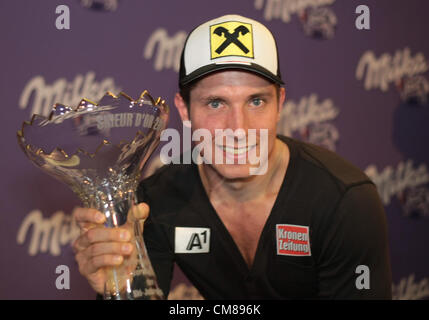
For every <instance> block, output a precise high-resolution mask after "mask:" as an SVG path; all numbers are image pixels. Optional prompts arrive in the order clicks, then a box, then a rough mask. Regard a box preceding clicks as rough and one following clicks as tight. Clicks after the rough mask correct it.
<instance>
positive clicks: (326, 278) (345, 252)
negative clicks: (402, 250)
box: [316, 183, 392, 299]
mask: <svg viewBox="0 0 429 320" xmlns="http://www.w3.org/2000/svg"><path fill="white" fill-rule="evenodd" d="M317 241H318V242H319V243H321V246H320V252H319V255H318V257H317V261H316V264H317V269H318V277H319V297H320V298H322V299H391V298H392V288H391V286H392V280H391V267H390V258H389V249H388V234H387V222H386V215H385V211H384V207H383V204H382V203H381V200H380V198H379V196H378V193H377V190H376V188H375V186H374V185H373V184H371V183H364V184H360V185H356V186H353V187H350V188H349V189H348V190H347V191H346V192H345V193H344V195H343V196H342V198H341V200H340V201H339V203H338V204H337V207H336V209H335V210H334V211H333V213H332V215H330V216H329V217H327V219H326V218H325V219H324V223H322V227H321V228H320V229H319V230H318V236H317Z"/></svg>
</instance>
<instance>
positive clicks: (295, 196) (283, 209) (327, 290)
mask: <svg viewBox="0 0 429 320" xmlns="http://www.w3.org/2000/svg"><path fill="white" fill-rule="evenodd" d="M279 139H281V140H282V141H283V142H284V143H286V144H287V145H288V147H289V149H290V160H289V166H288V169H287V172H286V175H285V177H284V180H283V183H282V185H281V188H280V191H279V194H278V196H277V199H276V201H275V203H274V206H273V208H272V211H271V213H270V215H269V217H268V219H267V221H266V224H265V226H264V228H263V230H262V233H261V236H260V239H259V243H258V247H257V250H256V255H255V259H254V262H253V265H252V267H251V268H250V269H249V267H248V266H247V264H246V263H245V260H244V259H243V257H242V255H241V253H240V251H239V249H238V247H237V245H236V244H235V242H234V240H233V238H232V237H231V235H230V234H229V233H228V231H227V229H226V227H225V226H224V224H223V223H222V221H221V220H220V218H219V216H218V215H217V213H216V211H215V210H214V208H213V207H212V205H211V203H210V201H209V199H208V196H207V194H206V192H205V190H204V188H203V185H202V182H201V179H200V177H199V173H198V168H197V166H196V165H194V164H191V165H177V164H176V165H166V166H164V167H162V168H160V169H159V170H158V171H157V172H156V173H155V174H154V175H152V176H151V177H149V178H147V179H145V180H143V181H142V182H141V184H140V185H139V188H138V195H139V199H140V200H141V201H144V202H146V203H148V204H149V206H150V216H149V218H148V220H147V221H146V223H145V230H144V239H145V243H146V246H147V249H148V253H149V256H150V259H151V261H152V265H153V267H154V270H155V273H156V275H157V277H158V281H159V285H160V287H161V288H162V290H163V291H164V293H165V294H166V295H167V294H168V292H169V289H170V282H171V278H172V271H173V265H174V262H176V263H177V264H178V266H179V267H180V268H181V270H182V271H183V273H184V274H185V275H186V276H187V277H188V278H189V280H190V281H191V282H192V283H193V284H194V285H195V287H196V288H197V289H198V290H199V292H200V293H201V294H202V295H203V296H204V297H205V298H206V299H318V298H328V299H330V298H334V299H371V298H377V299H390V298H391V270H390V262H389V253H388V240H387V227H386V217H385V212H384V208H383V205H382V203H381V201H380V199H379V196H378V193H377V190H376V188H375V186H374V184H373V183H372V182H371V181H370V180H369V178H368V177H367V176H366V175H365V174H364V173H363V172H362V171H361V170H360V169H358V168H357V167H355V166H353V165H352V164H350V163H349V162H347V161H345V160H344V159H342V158H341V157H339V156H338V155H336V154H335V153H333V152H331V151H329V150H326V149H324V148H321V147H318V146H315V145H312V144H308V143H304V142H300V141H297V140H294V139H292V138H287V137H283V136H279ZM255 214H257V212H255ZM243 223H246V221H243ZM362 266H363V267H362Z"/></svg>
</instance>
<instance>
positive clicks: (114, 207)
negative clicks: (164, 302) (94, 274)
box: [90, 183, 164, 300]
mask: <svg viewBox="0 0 429 320" xmlns="http://www.w3.org/2000/svg"><path fill="white" fill-rule="evenodd" d="M106 186H107V185H105V184H103V183H101V184H100V185H99V187H98V190H97V192H96V194H95V197H91V198H92V201H90V202H91V204H92V207H95V208H96V209H98V210H99V211H101V212H102V213H104V215H105V217H106V223H105V227H108V228H118V227H121V226H122V225H125V224H133V225H132V226H131V228H132V230H133V231H134V232H132V235H131V236H132V238H131V240H130V242H131V243H132V244H133V245H134V250H133V252H132V253H131V254H130V255H129V256H124V261H123V262H122V264H121V265H120V266H118V267H115V268H108V269H106V272H107V280H106V283H105V290H104V292H105V293H104V299H107V300H135V299H144V300H155V299H164V295H163V292H162V290H161V289H160V288H159V286H158V283H157V280H156V276H155V272H154V270H153V268H152V265H151V263H150V260H149V256H148V254H147V250H146V246H145V243H144V240H143V232H142V229H141V225H140V222H139V221H134V219H133V217H130V216H129V214H132V212H131V210H130V209H131V207H132V205H134V200H135V199H136V198H135V194H134V191H127V192H119V193H118V192H117V190H111V189H110V188H111V185H109V188H106ZM115 191H116V192H115Z"/></svg>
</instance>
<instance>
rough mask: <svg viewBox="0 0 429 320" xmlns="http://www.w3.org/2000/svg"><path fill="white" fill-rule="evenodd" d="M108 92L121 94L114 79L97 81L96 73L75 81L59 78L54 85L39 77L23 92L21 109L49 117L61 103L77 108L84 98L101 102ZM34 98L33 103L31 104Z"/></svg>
mask: <svg viewBox="0 0 429 320" xmlns="http://www.w3.org/2000/svg"><path fill="white" fill-rule="evenodd" d="M107 91H111V92H120V91H121V89H120V88H119V87H117V86H116V85H115V81H114V80H113V78H104V79H103V80H101V81H95V72H93V71H88V72H87V73H86V74H85V75H82V74H78V75H76V77H75V78H74V80H73V81H71V82H68V81H67V80H66V79H65V78H59V79H57V80H56V81H54V83H53V84H47V83H46V82H45V79H44V78H43V77H42V76H40V75H38V76H35V77H33V78H31V79H30V80H29V81H28V82H27V84H26V85H25V87H24V90H22V93H21V97H20V98H19V108H21V109H31V113H30V114H41V115H44V116H48V115H49V113H50V112H51V110H52V107H53V105H54V104H55V103H57V102H61V103H62V104H64V105H67V106H76V105H77V104H78V103H79V102H80V100H81V99H82V98H87V99H90V100H95V101H97V100H99V99H100V98H101V97H102V96H103V95H104V94H105V93H106V92H107ZM31 97H33V100H32V101H33V103H32V104H30V102H31Z"/></svg>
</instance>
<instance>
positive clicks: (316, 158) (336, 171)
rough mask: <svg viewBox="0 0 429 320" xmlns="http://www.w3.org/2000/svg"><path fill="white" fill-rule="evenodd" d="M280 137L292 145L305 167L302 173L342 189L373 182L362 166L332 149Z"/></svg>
mask: <svg viewBox="0 0 429 320" xmlns="http://www.w3.org/2000/svg"><path fill="white" fill-rule="evenodd" d="M279 138H280V139H281V140H283V141H284V142H286V143H287V144H288V145H290V146H291V147H292V149H293V151H292V152H293V153H294V155H295V159H298V161H299V162H300V165H301V168H302V167H304V168H302V171H303V172H302V174H304V175H307V174H308V176H309V178H310V179H311V180H313V181H315V178H318V179H319V180H323V181H322V183H326V182H328V181H331V182H333V183H335V184H336V185H337V187H339V188H340V189H342V191H345V190H346V189H348V188H349V187H352V186H354V185H360V184H363V183H372V182H371V180H370V179H369V177H368V176H367V175H366V174H365V173H364V172H363V171H362V170H361V169H360V168H358V167H357V166H356V165H354V164H352V163H351V162H350V161H348V160H346V159H344V158H343V157H341V156H340V155H338V154H337V153H335V152H333V151H331V150H328V149H326V148H324V147H321V146H317V145H315V144H311V143H308V142H303V141H299V140H296V139H292V138H287V137H281V136H280V137H279ZM315 182H317V180H316V181H315Z"/></svg>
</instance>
